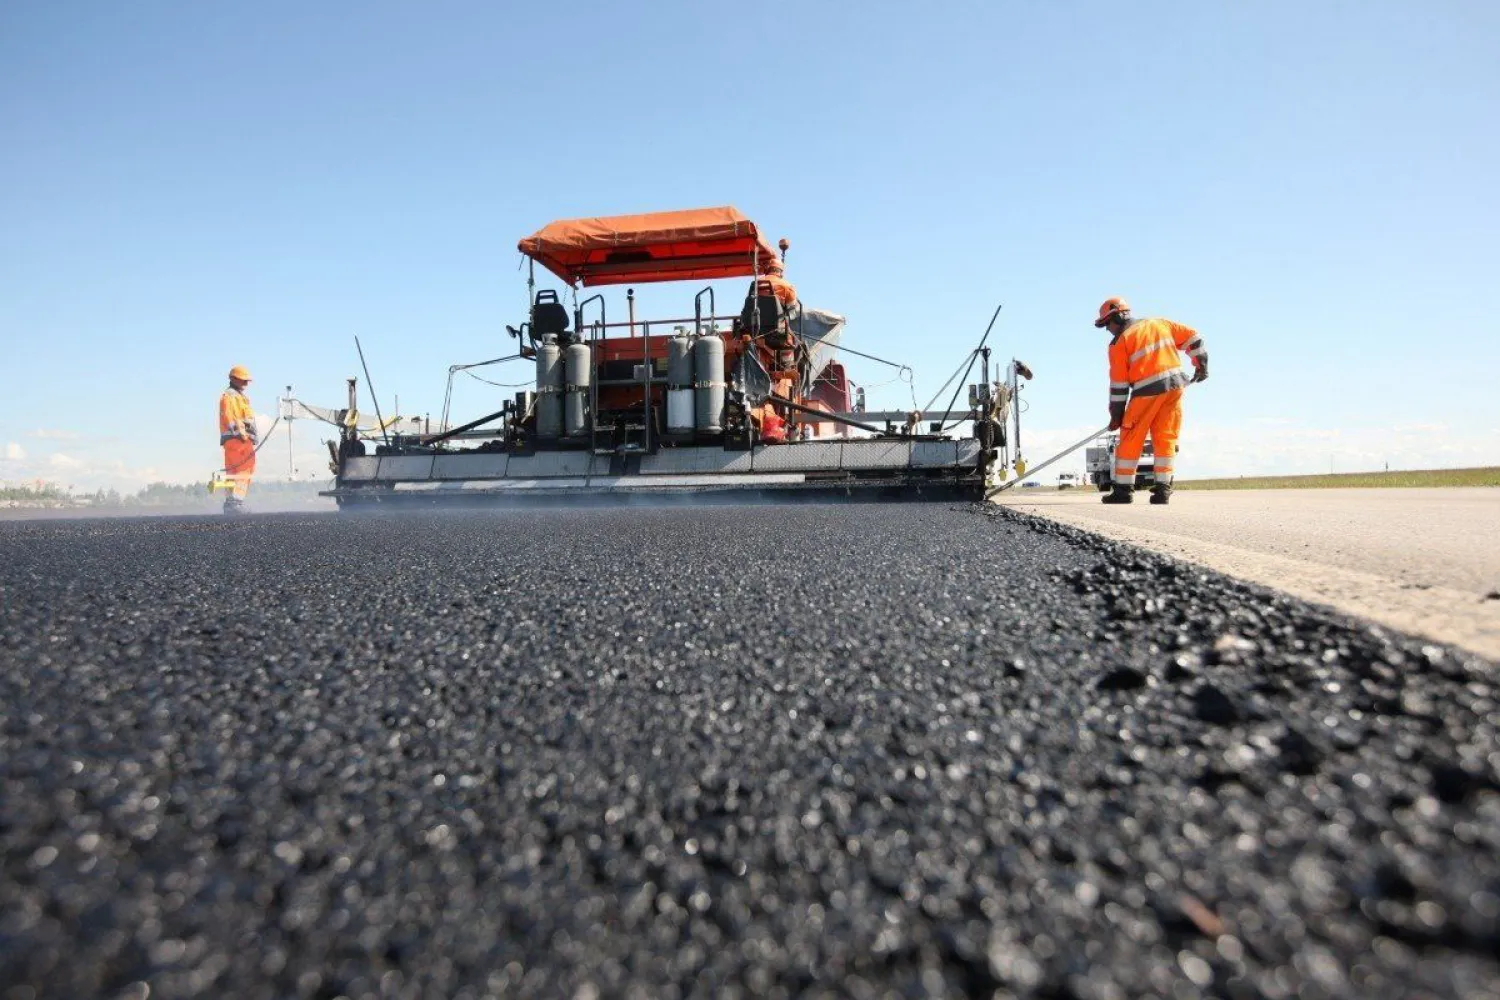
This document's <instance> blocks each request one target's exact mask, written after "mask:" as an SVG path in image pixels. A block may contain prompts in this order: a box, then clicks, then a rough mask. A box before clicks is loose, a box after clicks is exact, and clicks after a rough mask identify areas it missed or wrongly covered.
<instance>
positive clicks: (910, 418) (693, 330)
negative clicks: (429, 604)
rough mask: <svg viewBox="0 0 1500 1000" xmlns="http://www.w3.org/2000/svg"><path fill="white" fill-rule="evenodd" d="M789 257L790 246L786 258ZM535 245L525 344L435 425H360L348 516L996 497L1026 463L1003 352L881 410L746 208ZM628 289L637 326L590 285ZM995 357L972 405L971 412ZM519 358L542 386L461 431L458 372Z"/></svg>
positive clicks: (348, 454)
mask: <svg viewBox="0 0 1500 1000" xmlns="http://www.w3.org/2000/svg"><path fill="white" fill-rule="evenodd" d="M786 248H787V244H786V241H784V240H783V241H781V243H780V251H781V253H780V256H781V257H784V255H785V252H786ZM519 249H520V251H521V253H522V254H523V255H524V256H525V257H526V258H527V263H528V280H527V286H528V298H529V300H530V308H529V315H528V316H527V317H526V320H525V321H524V322H523V323H521V324H520V325H519V326H517V327H509V328H507V329H508V330H509V332H510V333H511V335H512V336H513V337H514V338H515V341H516V343H515V348H516V350H515V352H514V353H513V354H510V355H507V356H505V357H501V358H495V359H492V360H490V361H484V362H479V363H477V364H476V365H454V366H453V367H452V368H450V370H449V391H448V394H447V396H446V397H445V403H444V410H445V412H444V413H443V415H442V419H441V421H440V422H439V425H438V427H437V429H436V431H435V432H433V433H395V434H392V433H390V432H389V431H385V430H383V431H382V432H381V433H380V435H379V436H378V437H374V436H372V435H371V434H369V433H367V432H362V431H361V430H360V428H359V424H358V421H357V420H346V421H344V423H343V426H342V429H341V432H340V440H339V442H338V443H337V445H336V446H334V447H333V452H334V454H333V471H334V473H335V476H336V479H335V482H334V485H333V487H332V488H331V489H330V490H329V491H327V492H326V493H325V494H324V495H326V496H331V497H333V498H335V499H336V500H337V501H338V502H339V504H340V505H341V506H348V505H363V504H388V503H396V502H402V503H410V502H423V501H427V502H442V501H461V500H474V499H481V500H493V499H507V498H510V499H532V498H535V499H546V500H547V501H548V502H556V501H558V500H564V499H568V498H580V499H588V500H597V499H599V498H606V497H631V496H642V495H646V496H651V495H663V494H686V495H692V496H696V497H736V498H738V497H743V496H746V495H747V494H754V495H756V496H759V497H766V496H772V497H776V498H786V499H792V498H795V497H809V498H826V497H867V498H872V499H875V498H879V499H952V498H973V499H977V498H979V497H981V496H983V494H984V490H985V487H986V485H987V484H989V483H991V482H992V481H994V479H995V478H996V477H997V476H999V475H1000V474H1001V473H1003V471H1004V470H1005V468H1006V467H1007V466H1006V463H1007V460H1008V452H1007V448H1006V445H1007V441H1006V436H1007V435H1006V430H1007V416H1008V413H1009V411H1010V408H1011V402H1012V398H1013V394H1014V389H1013V386H1012V384H1011V382H1010V381H1007V380H1005V379H1002V380H1000V381H997V382H993V383H992V382H990V381H989V377H990V371H989V367H990V366H989V349H988V348H987V347H985V346H984V342H983V341H981V343H980V347H978V348H976V349H975V350H974V351H973V352H971V354H970V356H969V358H968V362H969V367H968V369H966V370H965V373H964V375H963V377H962V378H960V379H959V380H958V388H957V389H955V390H954V396H953V399H952V400H951V401H950V402H949V404H948V406H947V408H945V409H943V410H941V411H936V412H925V413H924V412H920V411H917V410H916V409H915V398H914V399H913V403H914V408H913V409H912V410H910V411H886V412H869V411H866V410H864V408H863V400H862V398H861V397H862V393H859V392H857V391H856V390H855V389H854V388H853V386H852V385H851V383H850V381H849V379H848V377H847V375H846V373H845V369H844V364H843V362H842V361H841V360H840V352H841V351H848V350H849V349H848V348H844V347H843V346H842V344H841V337H842V334H843V328H844V320H843V317H841V316H838V315H836V314H833V313H829V312H824V311H822V310H818V309H813V308H808V307H804V306H803V305H802V304H801V302H800V301H799V302H792V303H788V302H785V301H783V298H784V296H783V297H778V294H777V291H778V289H777V288H776V287H775V285H774V284H773V283H772V282H771V280H770V279H769V278H767V277H766V276H765V272H766V270H767V268H766V267H765V265H766V264H768V263H769V262H770V261H771V260H772V259H773V258H776V257H777V256H778V254H777V249H776V248H773V247H772V246H771V245H770V244H769V243H768V242H767V241H766V239H765V238H764V237H763V236H762V234H761V232H760V230H759V229H758V228H757V227H756V225H755V223H754V222H752V221H751V220H750V219H748V218H746V217H745V216H743V215H741V214H740V213H739V212H738V211H737V210H735V209H734V208H732V207H722V208H711V209H693V210H687V211H674V212H660V213H653V214H647V215H629V216H615V217H610V218H591V219H572V220H565V221H559V222H554V223H552V224H550V225H548V226H545V227H543V228H542V229H540V230H539V231H537V232H536V233H534V234H533V235H531V236H528V237H526V238H525V239H523V240H521V241H520V244H519ZM538 265H540V268H541V269H542V270H543V271H545V272H550V273H551V274H553V275H555V276H557V277H558V278H560V279H562V281H563V282H564V283H565V285H566V289H565V292H564V294H567V293H568V292H571V295H572V303H571V308H569V303H567V302H565V301H564V300H563V299H562V298H560V296H559V293H558V291H556V290H550V289H540V290H538V289H537V287H536V278H537V270H538ZM739 277H743V278H748V279H750V283H749V286H748V289H747V294H746V296H745V298H744V300H743V302H742V303H741V302H735V303H734V304H733V306H731V308H730V309H729V310H727V311H726V312H724V313H723V314H720V313H719V311H718V308H717V305H716V302H715V295H714V290H713V286H712V285H708V286H706V287H702V288H700V289H696V290H694V291H685V292H684V294H683V309H682V310H680V313H679V315H678V316H676V317H669V318H666V319H645V318H642V317H638V316H637V315H636V298H635V292H634V287H633V286H635V285H642V284H647V283H654V282H679V283H686V282H693V283H698V282H703V281H715V280H719V279H727V278H739ZM621 285H624V286H630V287H629V288H628V290H627V291H626V294H625V296H624V303H623V304H624V316H623V317H622V316H621V315H620V311H619V310H620V305H621V303H620V302H619V301H618V300H617V301H615V302H609V301H607V299H606V296H605V295H604V294H602V293H596V294H593V295H590V296H588V297H587V298H584V299H583V300H582V301H579V299H578V291H579V289H580V288H583V289H587V288H590V287H594V286H621ZM689 302H691V309H688V308H687V307H688V303H689ZM611 315H613V316H614V317H616V318H615V319H613V320H611V319H610V316H611ZM997 315H998V310H997ZM991 326H992V327H993V320H992V321H991ZM986 336H988V332H987V333H986ZM851 353H860V352H851ZM862 356H866V357H868V355H862ZM981 359H982V361H983V367H982V368H981V369H980V371H979V374H980V378H979V380H978V381H977V382H976V383H973V384H970V385H969V392H968V397H967V402H968V404H969V405H968V407H967V408H966V409H961V410H955V409H953V402H955V401H956V400H957V395H958V391H959V389H962V388H963V386H964V385H965V384H966V383H967V380H968V374H969V372H970V371H972V370H973V368H974V364H975V363H976V362H977V361H980V360H981ZM877 360H878V359H877ZM505 362H514V363H523V364H528V365H530V366H531V367H532V369H533V372H534V382H533V383H532V384H530V386H529V387H528V388H526V389H524V390H523V391H520V392H515V393H514V394H511V395H508V398H505V399H503V400H496V402H499V403H501V404H502V405H500V406H499V408H498V409H496V410H494V411H493V412H490V413H487V414H484V415H483V416H480V417H477V418H475V419H472V420H468V421H465V422H462V423H459V424H458V425H457V426H451V425H450V423H449V414H448V413H447V412H446V411H447V410H448V408H449V406H450V405H451V399H452V385H453V376H454V373H456V372H459V371H465V370H469V369H472V368H475V367H478V366H480V365H490V364H499V363H505ZM902 367H903V368H904V366H902ZM962 367H963V366H962V365H960V368H962ZM908 371H909V370H908ZM1028 374H1029V373H1028ZM955 375H957V372H955ZM951 382H952V380H950V383H951ZM351 408H352V403H351Z"/></svg>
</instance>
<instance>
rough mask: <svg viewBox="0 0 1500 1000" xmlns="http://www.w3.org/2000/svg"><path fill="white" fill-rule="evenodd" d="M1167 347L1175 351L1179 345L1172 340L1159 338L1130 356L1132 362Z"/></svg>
mask: <svg viewBox="0 0 1500 1000" xmlns="http://www.w3.org/2000/svg"><path fill="white" fill-rule="evenodd" d="M1167 347H1170V348H1171V349H1172V350H1174V351H1175V350H1177V345H1176V344H1174V343H1172V341H1170V340H1158V341H1156V342H1155V343H1151V344H1147V345H1146V346H1145V347H1143V348H1141V349H1140V350H1139V351H1136V352H1135V353H1134V354H1132V355H1131V356H1130V360H1131V361H1132V362H1136V361H1139V360H1141V358H1144V357H1145V356H1146V355H1148V354H1154V353H1155V352H1157V351H1160V350H1162V349H1163V348H1167Z"/></svg>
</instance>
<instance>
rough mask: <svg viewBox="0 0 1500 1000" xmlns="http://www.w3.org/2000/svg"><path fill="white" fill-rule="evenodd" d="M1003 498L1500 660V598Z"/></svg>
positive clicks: (1025, 509) (1032, 511)
mask: <svg viewBox="0 0 1500 1000" xmlns="http://www.w3.org/2000/svg"><path fill="white" fill-rule="evenodd" d="M999 503H1000V504H1002V505H1003V506H1006V507H1009V508H1011V509H1012V510H1017V511H1021V512H1023V513H1027V514H1032V515H1035V516H1038V517H1044V518H1048V519H1050V520H1053V521H1056V522H1058V523H1061V524H1066V525H1069V526H1071V527H1075V528H1081V529H1083V530H1084V531H1089V532H1092V533H1094V534H1096V535H1101V536H1103V537H1105V538H1110V539H1113V540H1116V541H1121V542H1127V543H1130V544H1132V545H1137V546H1139V547H1141V548H1144V549H1148V550H1150V551H1152V552H1158V553H1161V554H1163V555H1168V556H1173V557H1175V558H1178V559H1182V560H1184V561H1186V562H1190V563H1194V564H1196V565H1199V566H1204V567H1206V568H1208V569H1212V570H1216V571H1217V572H1220V573H1223V574H1225V575H1226V576H1231V577H1235V578H1237V579H1240V580H1246V581H1249V582H1251V583H1258V584H1261V585H1262V586H1267V587H1273V588H1275V589H1277V590H1280V591H1283V592H1285V593H1288V594H1291V595H1293V596H1295V597H1298V598H1301V599H1302V600H1305V601H1310V602H1312V603H1315V604H1321V605H1325V606H1327V607H1330V608H1333V609H1335V610H1337V611H1341V612H1344V613H1345V614H1350V615H1355V616H1358V617H1360V618H1365V619H1368V620H1370V621H1373V622H1376V623H1379V624H1381V625H1385V626H1388V627H1390V628H1393V629H1398V630H1400V631H1402V632H1407V633H1410V634H1412V635H1418V636H1422V637H1424V638H1428V639H1432V640H1434V641H1437V642H1442V643H1447V644H1450V645H1453V646H1457V647H1459V648H1461V649H1465V650H1468V651H1469V652H1473V653H1477V654H1479V655H1480V656H1484V657H1486V658H1488V659H1490V660H1493V661H1497V662H1500V600H1493V599H1490V600H1485V599H1482V598H1480V599H1476V597H1475V595H1474V594H1472V593H1470V592H1467V591H1462V590H1457V589H1454V588H1450V587H1443V586H1414V585H1412V584H1410V583H1406V582H1402V581H1400V580H1397V579H1393V578H1391V577H1389V576H1385V575H1383V574H1379V573H1370V572H1364V571H1361V570H1354V569H1349V568H1346V567H1343V566H1336V565H1332V564H1329V563H1326V562H1315V561H1310V560H1302V559H1296V558H1292V557H1288V556H1283V555H1277V554H1273V553H1269V552H1262V551H1256V550H1255V549H1252V548H1249V547H1242V546H1239V545H1230V544H1224V543H1220V542H1211V541H1207V540H1204V539H1201V538H1193V537H1191V536H1188V535H1184V534H1177V533H1174V532H1172V531H1171V530H1170V528H1169V526H1168V525H1169V523H1168V525H1163V526H1162V527H1151V528H1146V527H1141V526H1139V525H1135V524H1121V523H1117V522H1112V521H1105V520H1100V519H1099V518H1096V517H1090V516H1088V514H1086V513H1084V512H1083V509H1080V508H1079V507H1077V506H1074V505H1058V504H1039V503H1035V502H1033V501H1031V500H1030V499H1028V498H1026V497H1024V496H1017V497H1005V496H1002V497H1001V498H1000V500H999Z"/></svg>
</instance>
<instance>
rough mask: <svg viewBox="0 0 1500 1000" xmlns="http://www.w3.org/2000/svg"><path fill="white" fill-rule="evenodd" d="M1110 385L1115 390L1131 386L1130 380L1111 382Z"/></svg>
mask: <svg viewBox="0 0 1500 1000" xmlns="http://www.w3.org/2000/svg"><path fill="white" fill-rule="evenodd" d="M1109 387H1110V389H1111V390H1114V389H1129V388H1130V383H1129V382H1111V383H1110V384H1109Z"/></svg>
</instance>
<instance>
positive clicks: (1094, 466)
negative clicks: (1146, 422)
mask: <svg viewBox="0 0 1500 1000" xmlns="http://www.w3.org/2000/svg"><path fill="white" fill-rule="evenodd" d="M1119 445H1120V435H1118V434H1109V435H1106V436H1104V437H1101V438H1100V439H1099V440H1098V441H1097V442H1096V443H1095V444H1093V445H1091V446H1090V447H1089V449H1088V450H1087V451H1085V452H1084V468H1085V470H1086V471H1087V474H1088V478H1089V482H1091V483H1093V484H1094V486H1095V487H1096V488H1097V489H1098V490H1099V492H1100V493H1108V492H1109V491H1110V489H1111V487H1112V486H1113V485H1114V469H1115V449H1116V448H1117V447H1119ZM1154 466H1155V462H1154V452H1153V451H1152V448H1151V442H1150V441H1147V442H1146V447H1145V449H1144V450H1143V451H1142V452H1141V461H1140V464H1139V465H1137V466H1136V467H1135V488H1136V489H1138V490H1142V489H1150V488H1151V487H1152V486H1154V485H1156V473H1155V471H1154Z"/></svg>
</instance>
